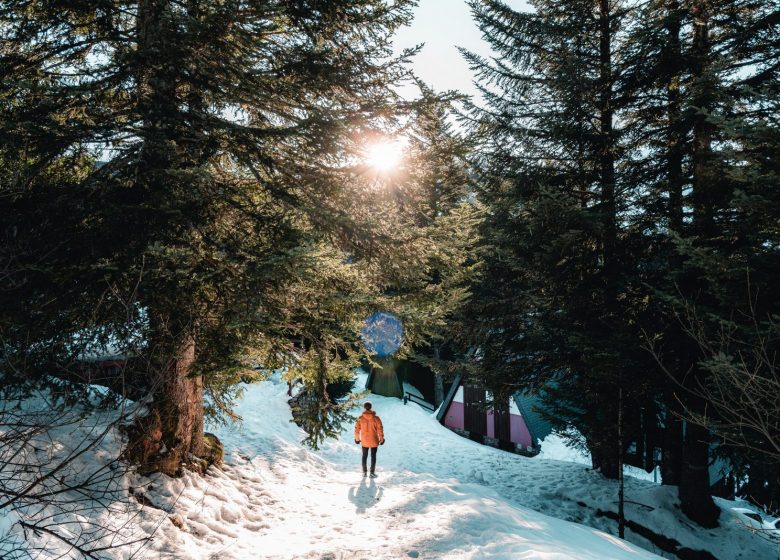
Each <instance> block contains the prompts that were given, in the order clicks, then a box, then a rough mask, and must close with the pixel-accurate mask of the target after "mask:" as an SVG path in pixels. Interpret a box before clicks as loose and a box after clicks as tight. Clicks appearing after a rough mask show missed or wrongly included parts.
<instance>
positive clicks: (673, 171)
mask: <svg viewBox="0 0 780 560" xmlns="http://www.w3.org/2000/svg"><path fill="white" fill-rule="evenodd" d="M681 17H682V13H681V10H680V3H679V1H678V0H669V2H668V4H667V13H666V32H667V44H666V47H665V49H664V54H663V61H662V63H663V65H664V67H665V68H667V69H668V74H667V75H666V99H667V108H666V115H667V131H666V134H667V154H666V157H667V161H666V173H667V181H668V191H669V208H668V218H669V227H670V229H671V230H672V231H674V232H676V233H681V231H682V226H683V202H682V200H683V182H684V180H685V178H684V175H683V147H684V139H685V127H686V123H685V121H684V120H683V118H682V114H681V111H680V74H681V71H682V69H681V60H682V51H681V46H680V26H681V24H680V21H681Z"/></svg>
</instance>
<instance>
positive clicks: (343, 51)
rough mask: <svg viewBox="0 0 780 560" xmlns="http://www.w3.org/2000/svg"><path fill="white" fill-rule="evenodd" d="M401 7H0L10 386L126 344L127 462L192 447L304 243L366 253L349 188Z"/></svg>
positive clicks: (395, 76) (155, 2) (180, 456)
mask: <svg viewBox="0 0 780 560" xmlns="http://www.w3.org/2000/svg"><path fill="white" fill-rule="evenodd" d="M411 5H412V2H407V1H401V2H395V3H393V4H392V5H387V4H386V3H384V2H381V1H375V0H361V1H359V2H354V1H349V2H346V1H345V2H340V1H337V2H330V1H329V2H321V1H318V0H296V1H294V2H281V1H267V0H263V1H259V0H258V1H255V0H241V1H239V0H235V1H234V0H224V1H221V2H202V1H199V0H188V1H187V2H170V1H168V0H139V1H132V2H131V1H125V0H105V1H100V2H75V3H74V2H55V3H51V2H40V1H38V0H25V1H23V2H3V3H0V27H1V28H2V31H0V33H2V46H1V47H0V56H1V57H2V58H1V59H0V74H2V76H3V78H2V85H1V88H0V110H1V111H2V115H0V128H1V129H2V130H1V132H0V135H1V136H2V145H1V146H0V159H1V160H2V161H9V162H11V161H15V162H23V164H22V165H18V166H14V168H13V169H12V170H8V169H4V171H3V183H2V188H3V193H2V200H3V203H2V204H3V206H2V209H0V212H2V214H3V215H4V216H7V217H9V220H8V223H7V227H6V228H5V231H4V232H3V233H4V235H5V247H7V248H8V249H7V250H6V251H5V252H4V256H5V255H9V259H8V261H7V262H6V263H4V268H5V269H6V270H8V271H9V272H8V273H7V274H6V278H8V279H9V280H10V281H9V282H8V283H5V284H4V287H3V288H4V289H3V290H2V298H3V300H2V305H0V307H2V310H3V311H2V316H1V318H0V334H1V336H2V344H3V352H4V355H3V358H4V359H3V361H4V364H3V366H4V368H3V376H4V382H6V383H12V382H13V383H15V384H17V385H19V384H24V383H32V382H42V381H45V380H47V379H49V377H46V375H44V374H55V375H64V376H66V375H67V374H68V371H69V370H72V365H73V363H74V361H76V360H77V359H78V358H79V356H81V355H83V352H84V350H85V348H86V347H89V346H102V345H105V344H106V343H108V342H111V341H113V342H115V343H116V342H117V341H118V344H119V346H120V350H123V351H126V352H128V353H129V354H130V357H131V366H132V367H131V370H132V374H131V375H133V376H135V377H138V378H141V379H143V380H144V381H145V383H146V385H147V386H149V387H151V395H150V396H151V399H150V400H149V403H150V404H149V414H148V416H146V417H145V418H143V419H141V420H139V422H138V424H137V426H136V427H135V430H134V432H133V437H132V438H131V442H130V444H129V446H128V450H127V452H128V456H129V457H133V458H134V459H136V460H137V461H138V462H140V463H141V464H142V465H143V466H144V468H145V469H149V470H160V471H162V472H166V473H177V472H179V471H180V469H181V467H182V465H184V464H187V463H188V461H189V457H191V456H198V455H200V454H202V453H203V442H202V429H203V426H202V424H203V422H202V420H203V418H202V415H203V407H202V402H203V391H204V389H205V390H211V389H213V390H215V391H218V390H219V387H220V386H221V385H222V384H223V383H229V382H231V381H233V380H235V378H236V376H237V373H238V372H239V371H240V370H241V369H242V368H244V367H245V366H246V360H245V356H246V354H247V351H248V349H249V348H250V347H251V346H252V345H253V344H255V343H256V342H257V336H258V333H266V335H268V336H271V335H273V334H274V333H276V332H277V331H278V330H279V329H278V325H280V324H283V320H284V317H285V314H286V308H284V307H280V305H281V303H280V302H279V300H278V294H279V293H280V291H284V290H285V289H287V287H288V286H290V285H291V283H292V285H294V283H295V280H296V270H295V267H296V263H297V261H296V259H297V258H298V256H299V254H300V248H301V247H305V246H311V247H313V246H316V245H317V244H318V243H320V242H328V243H333V244H335V245H337V246H339V247H342V248H343V249H344V250H348V251H350V252H352V253H355V254H362V253H366V252H371V251H372V250H373V249H374V248H375V246H376V245H377V243H378V242H379V240H377V239H376V238H375V237H374V236H372V235H371V233H370V231H367V228H363V227H362V226H361V224H360V222H358V221H356V220H355V219H353V215H352V214H350V212H349V209H353V208H354V207H355V204H356V201H366V198H365V196H364V195H363V194H362V193H360V192H356V191H355V189H357V188H362V187H363V186H362V185H360V184H359V183H358V182H355V181H349V180H345V178H349V177H351V174H352V173H353V171H354V162H353V161H352V159H353V156H352V154H356V153H357V152H358V148H359V146H360V144H361V142H362V138H363V133H365V132H366V131H370V130H371V129H372V128H376V127H381V126H392V125H393V119H394V116H395V115H397V114H398V113H399V109H400V102H399V99H398V97H397V95H396V94H395V93H394V90H393V89H392V86H394V85H395V84H397V83H399V80H401V79H403V78H404V77H405V76H406V75H407V70H406V68H405V66H404V61H405V58H404V57H401V58H400V59H392V58H390V48H389V37H390V35H391V33H392V31H393V30H394V29H396V28H397V27H398V26H399V25H402V24H405V23H408V21H409V18H410V7H411ZM323 262H324V264H327V262H326V261H323ZM133 341H134V342H133ZM131 342H133V343H132V344H131ZM15 372H16V374H14V373H15ZM31 372H37V374H38V375H32V373H31ZM71 373H72V372H71Z"/></svg>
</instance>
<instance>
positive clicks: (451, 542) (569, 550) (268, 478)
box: [145, 382, 657, 560]
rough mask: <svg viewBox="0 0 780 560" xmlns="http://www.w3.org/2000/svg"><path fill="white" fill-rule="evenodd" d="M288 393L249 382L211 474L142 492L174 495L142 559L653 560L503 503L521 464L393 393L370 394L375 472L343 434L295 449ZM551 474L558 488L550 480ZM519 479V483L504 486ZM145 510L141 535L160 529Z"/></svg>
mask: <svg viewBox="0 0 780 560" xmlns="http://www.w3.org/2000/svg"><path fill="white" fill-rule="evenodd" d="M285 390H286V385H285V384H283V383H277V384H275V383H273V382H266V383H262V384H258V385H255V386H252V387H250V389H249V391H248V392H247V395H246V397H245V398H244V400H243V401H242V403H241V404H240V406H239V412H240V413H241V414H242V416H243V417H244V423H243V427H242V428H241V429H240V430H237V429H233V430H221V431H218V435H219V436H220V438H222V440H223V441H224V442H225V446H226V453H227V454H228V461H227V464H226V466H225V467H224V469H223V470H222V471H221V472H220V471H214V472H212V473H210V474H209V475H208V476H206V477H204V478H198V477H194V476H186V477H185V478H184V479H180V480H170V479H167V478H164V477H157V479H155V480H153V481H152V484H153V488H152V489H150V490H149V491H148V495H150V496H153V497H154V499H157V500H160V501H161V502H160V503H159V505H160V506H162V507H166V509H167V506H168V504H172V503H173V502H174V501H175V502H176V505H175V512H176V513H175V514H173V515H171V516H169V517H170V519H169V520H168V521H164V522H163V524H162V525H161V526H160V529H159V530H158V531H157V533H156V535H155V539H154V541H153V543H152V544H151V546H150V549H148V550H147V556H148V557H150V558H193V559H201V558H203V559H205V558H220V559H221V558H225V559H259V558H273V559H284V558H317V559H334V560H335V559H342V558H343V559H352V558H366V559H368V558H370V559H372V560H374V559H385V558H387V559H390V558H409V557H412V558H417V557H419V558H429V559H438V558H480V559H481V558H501V559H545V560H553V559H564V558H566V559H569V558H576V559H578V560H588V559H594V560H596V559H598V560H607V559H636V560H638V559H649V558H657V556H655V555H653V554H651V553H650V552H647V551H645V550H641V549H639V548H637V547H635V546H633V545H630V544H628V543H626V542H624V541H620V540H619V539H617V538H615V537H613V536H610V535H607V534H605V533H601V532H599V531H596V530H594V529H591V528H588V527H585V526H582V525H577V524H573V523H569V522H567V521H563V520H560V519H556V518H553V517H548V516H546V515H543V514H541V513H539V512H537V511H533V510H532V509H528V508H525V507H523V506H521V505H520V503H522V500H519V499H518V500H513V499H511V498H509V499H508V497H507V496H505V495H502V493H503V492H511V491H513V490H512V488H513V487H512V485H511V484H512V482H511V481H507V480H504V478H505V476H506V477H509V478H511V476H510V475H512V473H513V472H514V473H515V475H516V469H517V468H518V465H521V464H522V463H527V464H528V465H533V463H530V462H529V461H532V460H530V459H527V458H523V457H519V456H514V455H511V454H507V453H503V452H500V451H497V450H493V449H490V448H486V447H484V446H480V445H477V444H475V443H474V442H471V441H468V440H466V439H463V438H460V437H458V436H457V435H455V434H452V433H451V432H449V431H447V430H446V429H444V428H442V427H441V426H440V425H439V424H438V423H436V421H435V420H434V419H433V418H432V417H431V416H430V415H429V414H427V413H426V412H425V411H423V410H422V409H419V408H417V407H415V406H413V405H410V406H404V405H403V403H402V402H401V401H399V400H397V399H388V398H383V397H378V396H372V399H371V400H372V401H373V402H374V405H375V409H376V410H377V412H378V414H379V415H380V416H381V417H382V420H383V422H384V424H385V432H386V437H387V444H386V445H385V446H383V447H381V448H380V450H379V457H378V469H377V470H378V473H379V478H377V479H364V478H362V476H361V474H360V448H359V446H358V445H355V444H354V443H353V441H352V436H351V433H349V432H350V431H351V426H349V427H347V430H346V432H345V434H343V437H342V438H341V439H340V440H339V441H332V442H329V443H327V444H326V445H325V446H324V447H323V449H322V450H320V451H318V452H312V451H310V450H308V449H306V448H304V447H302V446H301V445H300V443H299V441H300V439H301V437H302V434H301V432H300V430H299V429H298V428H297V427H296V426H295V425H294V424H292V423H290V422H289V419H290V411H289V407H288V406H287V404H286V396H285ZM550 463H555V462H550ZM574 467H575V468H576V469H577V471H581V470H582V469H581V468H578V467H577V466H574ZM502 469H503V470H504V471H506V472H505V473H503V474H502V473H501V472H500V471H501V470H502ZM562 470H563V471H565V470H566V469H562ZM549 474H550V476H551V477H552V480H551V481H550V482H551V484H552V485H553V486H556V487H557V486H558V485H559V484H560V481H559V480H556V479H555V477H559V476H560V474H561V473H556V472H550V473H549ZM515 478H516V477H515ZM531 478H533V477H531ZM491 480H493V481H494V482H496V483H497V486H498V488H499V490H502V493H500V492H498V491H497V490H496V489H495V488H493V485H492V484H490V482H491ZM528 483H529V480H527V479H525V480H523V479H520V480H516V481H515V484H516V487H515V488H514V491H516V492H518V493H522V486H523V485H525V484H528ZM538 492H539V489H536V490H534V496H536V495H537V493H538ZM542 492H543V490H542ZM574 507H578V506H576V505H575V506H574ZM153 514H154V512H153V511H152V512H150V515H149V516H148V518H147V521H145V522H146V523H149V524H150V526H149V529H151V528H152V525H151V524H153V523H154V518H155V517H157V519H158V521H159V515H158V516H155V515H153Z"/></svg>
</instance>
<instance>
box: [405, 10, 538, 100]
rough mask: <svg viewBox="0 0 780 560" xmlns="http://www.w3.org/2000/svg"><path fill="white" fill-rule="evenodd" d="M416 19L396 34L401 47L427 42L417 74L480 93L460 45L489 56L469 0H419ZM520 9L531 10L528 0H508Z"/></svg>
mask: <svg viewBox="0 0 780 560" xmlns="http://www.w3.org/2000/svg"><path fill="white" fill-rule="evenodd" d="M419 2H420V3H419V6H418V7H417V10H416V13H415V19H414V23H412V25H411V26H410V27H406V28H404V29H401V30H400V31H399V32H398V34H397V35H396V40H395V46H396V49H397V50H401V49H403V48H406V47H413V46H414V45H416V44H419V43H425V47H424V48H423V50H422V52H421V53H420V54H418V55H417V57H416V59H415V64H414V68H415V71H416V73H417V75H418V76H419V77H420V78H422V80H423V81H425V82H426V83H427V84H428V85H429V86H432V87H433V89H435V90H436V91H445V90H450V89H454V90H458V91H460V92H463V93H466V94H469V95H476V94H477V89H476V88H475V87H474V84H473V83H472V75H471V72H470V71H469V68H468V65H467V64H466V61H465V60H463V57H461V55H460V53H459V52H458V50H457V48H456V47H464V48H466V49H468V50H470V51H473V52H476V53H478V54H481V55H484V56H489V55H490V50H489V49H488V47H487V44H486V43H485V41H483V40H482V37H481V34H480V31H479V29H477V26H476V24H475V23H474V20H473V19H472V18H471V12H470V10H469V7H468V6H467V5H466V2H465V0H419ZM506 3H507V4H508V5H509V6H510V7H512V8H514V9H516V10H524V11H528V10H530V7H529V4H528V1H527V0H506Z"/></svg>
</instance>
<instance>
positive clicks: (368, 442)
mask: <svg viewBox="0 0 780 560" xmlns="http://www.w3.org/2000/svg"><path fill="white" fill-rule="evenodd" d="M371 406H372V405H371V403H370V402H368V401H366V402H365V403H364V404H363V408H365V410H364V411H363V414H361V415H360V417H359V418H358V419H357V422H355V443H359V444H360V445H361V446H362V447H363V476H366V474H367V470H366V462H367V460H368V453H369V451H370V452H371V478H376V473H375V472H374V471H375V468H376V450H377V447H378V446H380V445H384V444H385V432H384V429H383V428H382V420H380V419H379V416H377V415H376V412H374V411H373V410H371Z"/></svg>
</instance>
